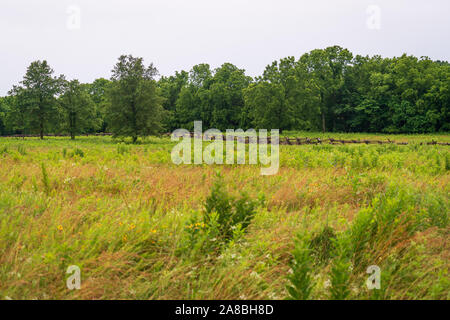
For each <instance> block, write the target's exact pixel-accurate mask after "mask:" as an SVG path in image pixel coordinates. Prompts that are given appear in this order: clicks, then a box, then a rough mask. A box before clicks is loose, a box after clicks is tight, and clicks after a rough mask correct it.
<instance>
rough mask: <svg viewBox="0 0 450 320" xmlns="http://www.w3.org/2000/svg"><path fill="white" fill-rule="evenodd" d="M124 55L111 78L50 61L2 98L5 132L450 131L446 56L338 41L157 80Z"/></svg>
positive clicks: (1, 130) (35, 66) (0, 124)
mask: <svg viewBox="0 0 450 320" xmlns="http://www.w3.org/2000/svg"><path fill="white" fill-rule="evenodd" d="M157 76H158V70H157V69H156V68H155V67H154V66H153V64H150V65H148V66H145V65H144V62H143V59H142V58H136V57H133V56H131V55H128V56H127V55H123V56H121V57H120V58H119V60H118V62H117V64H116V65H115V66H114V69H113V70H112V76H111V78H110V80H107V79H105V78H99V79H96V80H95V81H93V82H92V83H86V84H81V83H79V82H78V81H76V80H73V81H65V80H64V77H63V76H60V77H55V76H54V71H53V69H52V68H51V67H50V66H49V65H48V63H47V62H46V61H35V62H33V63H31V65H30V66H29V67H28V69H27V71H26V74H25V76H24V79H23V81H21V82H20V84H19V85H16V86H14V87H13V89H12V90H11V91H10V93H9V95H8V96H7V97H3V98H0V134H1V135H5V134H12V133H32V132H36V133H39V135H40V136H41V137H43V136H44V133H46V132H55V133H56V132H69V133H70V134H71V136H72V137H74V136H75V135H76V134H80V133H86V132H111V133H113V134H114V136H116V137H127V136H128V137H131V138H132V140H133V141H134V142H135V141H136V140H137V139H138V137H139V136H146V135H153V134H158V133H161V132H164V131H165V132H170V131H173V130H174V129H177V128H186V129H192V128H193V122H194V121H196V120H201V121H203V126H204V127H205V128H217V129H220V130H225V129H228V128H230V129H237V128H242V129H249V128H264V129H272V128H274V129H280V130H311V131H328V132H385V133H428V132H439V131H444V132H448V131H449V130H450V110H449V109H450V64H449V63H448V62H446V61H433V60H431V59H429V58H427V57H420V58H417V57H414V56H409V55H406V54H404V55H402V56H400V57H394V58H383V57H381V56H378V55H375V56H372V57H369V56H361V55H353V54H352V53H351V52H350V51H349V50H347V49H345V48H342V47H339V46H332V47H328V48H325V49H316V50H312V51H311V52H308V53H305V54H303V55H302V56H300V57H299V58H298V59H296V58H295V57H286V58H283V59H280V60H279V61H274V62H272V63H270V64H269V65H267V67H266V68H265V70H264V72H263V73H262V75H261V76H258V77H255V78H252V77H250V76H248V75H246V73H245V70H244V69H240V68H239V67H237V66H235V65H233V64H231V63H224V64H223V65H221V66H220V67H218V68H216V69H212V68H211V67H210V65H209V64H206V63H202V64H198V65H195V66H194V67H193V68H192V69H191V70H189V71H185V70H181V71H177V72H175V74H174V75H172V76H168V77H167V76H162V77H160V78H159V79H158V80H157V79H156V77H157Z"/></svg>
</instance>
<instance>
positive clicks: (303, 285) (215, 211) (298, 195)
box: [0, 132, 450, 299]
mask: <svg viewBox="0 0 450 320" xmlns="http://www.w3.org/2000/svg"><path fill="white" fill-rule="evenodd" d="M301 134H303V133H294V132H292V133H288V135H292V136H299V135H301ZM309 136H310V137H313V136H314V137H322V136H323V135H322V134H316V135H311V134H309ZM326 137H329V135H326ZM332 137H338V138H355V139H359V138H361V139H363V138H369V139H370V138H373V137H377V138H380V139H384V138H386V137H385V136H380V135H363V134H353V135H351V134H348V135H335V134H333V135H332ZM388 138H389V139H391V140H395V141H407V142H408V143H409V144H408V145H391V144H386V145H364V144H361V145H359V144H355V145H343V146H340V145H304V146H280V170H279V172H278V174H276V175H273V176H261V175H260V168H259V167H258V166H255V165H213V166H209V165H180V166H176V165H174V164H172V162H171V156H170V152H171V149H172V147H173V146H174V145H175V143H174V142H171V141H170V139H169V138H156V137H151V138H147V139H144V140H140V141H139V143H138V144H130V143H129V141H118V140H114V139H112V138H110V137H79V138H77V139H76V140H74V141H71V140H70V139H69V138H64V137H59V138H56V137H52V138H46V139H45V140H44V141H40V140H38V139H34V138H26V139H17V138H0V299H450V276H449V262H450V243H449V241H448V239H449V235H450V229H449V226H448V223H449V217H448V213H449V211H450V210H449V180H450V148H449V147H448V146H437V145H420V142H424V141H432V140H435V141H441V142H449V141H450V136H449V135H420V136H414V135H405V136H389V137H388ZM386 139H387V138H386ZM71 265H77V266H79V267H80V269H81V276H82V286H81V289H80V290H68V289H67V287H66V279H67V277H68V275H67V274H66V270H67V268H68V267H69V266H71ZM371 265H377V266H379V268H380V270H381V288H380V289H379V290H377V289H375V290H369V289H368V288H367V286H366V280H367V278H368V277H369V274H367V273H366V270H367V268H368V267H369V266H371Z"/></svg>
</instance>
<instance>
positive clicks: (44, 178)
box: [41, 163, 50, 195]
mask: <svg viewBox="0 0 450 320" xmlns="http://www.w3.org/2000/svg"><path fill="white" fill-rule="evenodd" d="M41 172H42V184H43V185H44V190H45V193H46V194H47V195H48V194H49V193H50V180H49V178H48V174H47V169H46V168H45V164H44V163H41Z"/></svg>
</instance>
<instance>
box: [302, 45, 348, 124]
mask: <svg viewBox="0 0 450 320" xmlns="http://www.w3.org/2000/svg"><path fill="white" fill-rule="evenodd" d="M351 60H352V54H351V53H350V51H348V50H347V49H343V48H341V47H339V46H333V47H328V48H326V49H324V50H320V49H317V50H313V51H311V52H310V53H307V54H304V55H303V56H302V57H301V58H300V63H302V64H304V65H305V67H306V68H307V70H308V72H309V74H310V77H311V80H312V81H313V83H314V85H315V86H316V88H317V90H318V92H319V97H320V99H319V106H320V116H321V119H322V130H323V132H325V131H327V129H328V130H330V131H332V130H333V128H334V126H335V125H336V112H335V109H336V108H337V107H338V106H339V104H340V103H341V101H342V100H341V99H342V94H343V89H344V88H343V85H344V75H345V74H346V71H347V69H348V68H349V66H350V62H351Z"/></svg>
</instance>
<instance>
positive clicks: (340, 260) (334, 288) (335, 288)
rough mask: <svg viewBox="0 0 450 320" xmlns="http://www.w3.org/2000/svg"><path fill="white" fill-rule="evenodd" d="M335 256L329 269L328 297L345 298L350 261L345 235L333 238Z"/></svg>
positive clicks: (347, 292)
mask: <svg viewBox="0 0 450 320" xmlns="http://www.w3.org/2000/svg"><path fill="white" fill-rule="evenodd" d="M334 242H335V251H336V253H335V258H334V259H333V263H332V266H331V271H330V279H331V287H330V299H332V300H345V299H348V298H349V296H350V274H351V270H350V267H351V263H350V259H349V252H348V251H349V248H350V246H349V243H348V239H347V238H345V237H342V236H341V237H339V238H338V239H335V241H334Z"/></svg>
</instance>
